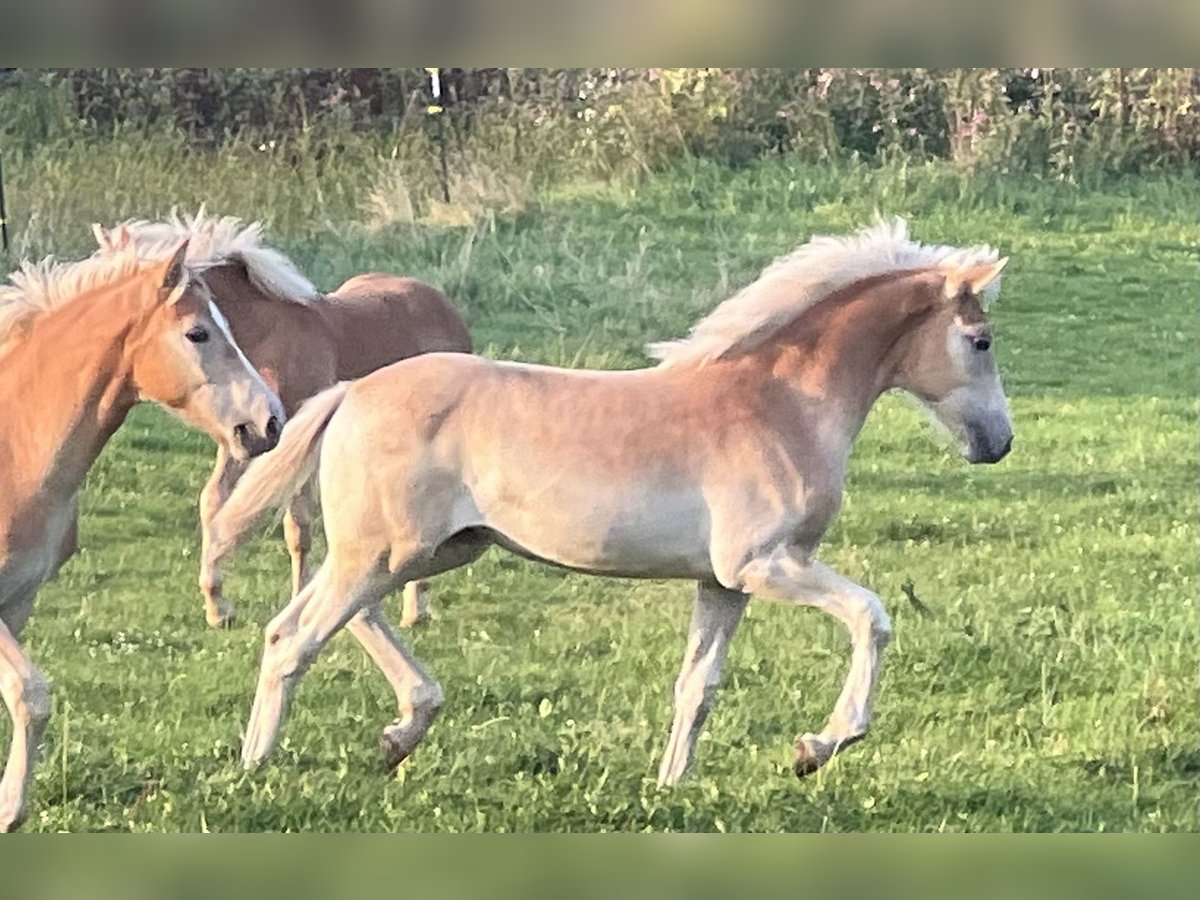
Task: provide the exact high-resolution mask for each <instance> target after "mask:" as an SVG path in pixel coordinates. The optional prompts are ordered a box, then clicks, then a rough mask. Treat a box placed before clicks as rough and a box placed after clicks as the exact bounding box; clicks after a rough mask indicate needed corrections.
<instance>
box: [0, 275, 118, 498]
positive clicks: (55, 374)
mask: <svg viewBox="0 0 1200 900" xmlns="http://www.w3.org/2000/svg"><path fill="white" fill-rule="evenodd" d="M123 303H124V304H128V306H129V307H130V308H129V309H122V308H121V307H122V304H123ZM134 316H135V310H134V309H133V303H132V301H131V300H130V299H128V298H127V297H126V296H125V295H124V294H123V295H121V296H99V295H98V293H93V294H92V296H90V297H88V298H80V299H79V300H74V301H71V302H69V303H67V304H66V305H65V306H63V307H61V308H59V309H55V310H51V311H49V312H47V313H43V314H42V315H41V316H40V317H39V318H38V319H36V320H34V321H33V322H32V323H31V325H30V326H29V329H28V331H27V332H26V333H25V334H24V335H23V336H21V337H19V338H16V339H14V340H15V343H14V345H13V346H12V347H11V348H9V349H8V351H7V352H5V353H4V356H3V363H2V364H0V421H3V422H4V423H5V427H4V428H3V429H0V442H4V443H6V444H7V445H8V446H7V447H5V448H4V449H5V451H6V452H5V453H3V454H0V456H3V457H7V458H8V459H10V460H11V461H12V463H13V465H12V466H11V470H10V471H9V472H7V473H0V477H4V480H6V481H7V482H9V484H8V487H9V489H12V488H14V487H15V486H18V485H19V486H20V491H19V492H20V493H23V494H28V495H29V496H32V495H34V494H37V493H41V492H44V491H47V490H48V491H50V492H51V493H52V494H53V495H54V496H58V497H61V498H68V497H70V496H73V495H74V494H75V492H76V491H78V490H79V488H80V486H81V485H82V484H83V479H84V477H85V476H86V475H87V472H88V469H89V468H91V465H92V463H93V462H95V460H96V457H97V456H99V455H100V451H101V450H102V449H103V448H104V445H105V444H106V443H107V442H108V439H109V438H110V437H111V436H112V434H113V432H115V431H116V430H117V428H118V427H120V425H121V423H122V422H123V421H124V420H125V417H126V415H128V413H129V410H130V409H131V408H132V407H133V405H134V404H135V403H136V402H137V396H136V392H135V390H134V388H133V385H132V378H131V372H130V366H129V364H128V361H127V360H126V357H125V345H126V338H127V337H128V335H129V333H130V331H131V330H132V322H133V321H134Z"/></svg>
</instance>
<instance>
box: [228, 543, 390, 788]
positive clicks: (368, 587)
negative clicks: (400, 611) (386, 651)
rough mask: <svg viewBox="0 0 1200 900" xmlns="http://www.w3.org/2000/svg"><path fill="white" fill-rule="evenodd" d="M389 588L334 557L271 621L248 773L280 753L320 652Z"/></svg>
mask: <svg viewBox="0 0 1200 900" xmlns="http://www.w3.org/2000/svg"><path fill="white" fill-rule="evenodd" d="M389 586H390V582H389V578H388V576H387V573H386V572H379V571H375V570H373V569H372V568H367V569H366V570H365V571H363V570H359V571H347V569H346V567H344V566H341V565H339V564H338V560H337V559H336V558H334V557H333V556H332V555H331V556H329V557H327V558H326V560H325V562H324V563H323V564H322V565H321V568H320V569H318V570H317V574H316V577H314V578H313V580H312V581H311V582H309V584H308V586H307V587H305V588H304V590H302V591H301V592H300V593H299V594H298V595H297V596H296V597H294V598H293V599H292V602H291V603H289V604H288V605H287V606H286V607H285V608H284V610H283V612H281V613H279V615H277V616H276V617H275V618H274V619H272V620H271V623H270V624H269V625H268V626H267V630H266V643H265V646H264V647H263V656H262V664H261V665H260V667H259V670H258V687H257V688H256V690H255V692H254V705H253V707H252V708H251V710H250V721H249V723H248V724H247V726H246V739H245V742H244V743H243V744H242V762H243V763H244V764H245V765H246V767H247V768H250V767H252V766H254V765H256V764H258V763H259V762H261V761H262V760H263V759H265V758H266V756H267V755H268V754H269V753H270V752H271V750H272V749H273V748H274V747H275V742H276V740H277V739H278V737H279V728H280V726H281V725H282V724H283V717H284V715H285V714H286V713H287V708H288V702H289V700H290V699H291V695H292V691H293V690H294V689H295V687H296V683H297V682H298V681H299V680H300V677H301V676H302V675H303V674H304V673H305V672H306V671H307V670H308V667H309V666H311V665H312V663H313V660H314V659H316V657H317V654H318V653H319V652H320V651H321V648H322V647H323V646H325V643H326V642H327V641H328V640H329V639H330V638H331V637H333V635H334V634H336V633H337V631H338V630H339V629H340V628H341V627H342V626H343V625H345V624H346V623H347V622H348V621H349V620H350V619H351V618H353V617H354V614H355V613H357V612H358V611H359V610H360V609H362V608H363V607H364V606H369V605H373V604H376V603H378V602H379V601H380V599H382V597H383V596H384V594H385V593H386V592H387V590H388V587H389Z"/></svg>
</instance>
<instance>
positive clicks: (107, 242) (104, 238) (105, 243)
mask: <svg viewBox="0 0 1200 900" xmlns="http://www.w3.org/2000/svg"><path fill="white" fill-rule="evenodd" d="M92 235H93V236H94V237H95V238H96V245H97V246H98V247H99V248H100V249H101V250H105V251H108V250H112V248H113V246H112V238H111V237H110V236H109V233H108V230H107V229H106V228H105V227H104V226H103V225H101V224H100V223H99V222H93V223H92Z"/></svg>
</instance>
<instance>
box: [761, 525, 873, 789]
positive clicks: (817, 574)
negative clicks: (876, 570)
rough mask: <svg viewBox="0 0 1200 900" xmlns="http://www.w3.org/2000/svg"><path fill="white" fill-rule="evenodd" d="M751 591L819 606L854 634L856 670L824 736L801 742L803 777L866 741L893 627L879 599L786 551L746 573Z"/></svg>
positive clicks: (799, 758) (798, 764)
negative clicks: (851, 745)
mask: <svg viewBox="0 0 1200 900" xmlns="http://www.w3.org/2000/svg"><path fill="white" fill-rule="evenodd" d="M742 582H743V584H744V586H745V589H746V590H747V591H750V592H752V593H755V594H762V595H764V596H768V597H774V598H776V599H781V600H787V601H789V602H791V603H795V604H796V605H797V606H815V607H816V608H818V609H821V610H824V611H825V612H827V613H829V614H830V615H831V616H833V617H834V618H836V619H837V620H838V621H840V622H841V623H842V624H843V625H845V626H846V630H847V631H849V632H850V643H851V654H850V671H849V674H848V675H847V677H846V683H845V685H844V686H843V687H842V692H841V695H840V696H839V697H838V699H837V703H836V704H834V707H833V712H832V713H831V714H830V716H829V721H828V722H827V723H826V725H825V727H824V728H823V729H822V730H821V731H820V733H818V734H812V733H811V732H806V733H804V734H802V735H799V736H798V737H797V738H796V761H795V763H794V764H793V769H794V770H795V772H796V775H797V776H798V777H803V776H804V775H807V774H809V773H810V772H815V771H816V770H817V769H819V768H820V767H821V766H823V765H824V764H825V763H826V762H828V761H829V759H830V758H831V757H832V756H833V755H834V754H835V753H837V752H838V751H839V750H841V749H842V748H844V747H847V746H849V745H850V744H852V743H854V742H855V741H858V740H860V739H861V738H863V737H865V736H866V733H867V729H868V727H869V725H870V722H871V695H872V693H873V692H874V690H875V682H876V680H877V679H878V677H879V660H880V657H881V655H882V654H883V649H884V647H886V646H887V643H888V640H889V638H890V637H891V633H892V625H891V621H890V620H889V619H888V615H887V613H886V612H885V611H884V609H883V604H882V603H881V602H880V600H879V597H877V596H876V595H875V594H873V593H872V592H871V591H869V590H867V589H866V588H864V587H861V586H859V585H857V584H855V583H854V582H853V581H850V580H848V579H846V578H843V577H842V576H840V575H838V574H837V573H836V572H834V571H833V570H832V569H830V568H829V567H828V566H826V565H823V564H821V563H819V562H816V561H815V560H808V559H805V558H803V557H802V556H800V555H798V554H795V553H792V552H789V551H788V550H786V549H781V550H779V551H777V552H776V553H774V554H772V555H771V556H770V557H768V558H766V559H762V560H756V561H755V562H752V563H751V564H750V565H749V566H747V567H746V569H745V570H744V571H743V574H742Z"/></svg>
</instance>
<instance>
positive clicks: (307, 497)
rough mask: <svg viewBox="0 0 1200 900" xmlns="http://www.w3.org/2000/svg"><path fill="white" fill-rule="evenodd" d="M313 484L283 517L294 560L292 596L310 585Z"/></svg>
mask: <svg viewBox="0 0 1200 900" xmlns="http://www.w3.org/2000/svg"><path fill="white" fill-rule="evenodd" d="M314 489H315V485H314V484H313V482H311V481H310V482H309V483H308V484H306V485H305V486H304V487H303V488H302V489H301V491H300V493H298V494H297V495H296V496H295V497H293V498H292V502H291V503H289V504H288V507H287V511H286V512H285V513H284V515H283V538H284V540H285V541H286V542H287V548H288V554H289V555H290V556H291V558H292V596H293V597H295V596H296V595H297V594H299V593H300V591H301V590H302V589H303V588H304V586H305V585H306V584H308V579H309V572H308V553H309V551H310V550H311V549H312V509H313V491H314Z"/></svg>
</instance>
